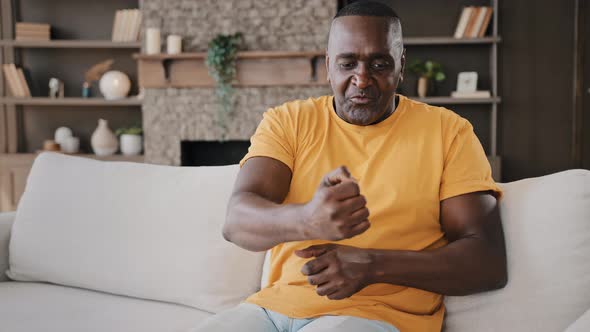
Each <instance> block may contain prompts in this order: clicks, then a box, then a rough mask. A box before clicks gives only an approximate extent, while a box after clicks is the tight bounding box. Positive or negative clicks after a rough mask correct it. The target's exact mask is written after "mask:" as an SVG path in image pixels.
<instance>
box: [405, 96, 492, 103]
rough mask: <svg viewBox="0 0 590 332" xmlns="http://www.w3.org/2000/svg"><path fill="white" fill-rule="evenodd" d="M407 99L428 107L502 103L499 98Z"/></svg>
mask: <svg viewBox="0 0 590 332" xmlns="http://www.w3.org/2000/svg"><path fill="white" fill-rule="evenodd" d="M408 98H410V99H412V100H416V101H419V102H422V103H426V104H429V105H459V104H500V103H501V102H502V98H500V97H492V98H453V97H426V98H418V97H411V96H408Z"/></svg>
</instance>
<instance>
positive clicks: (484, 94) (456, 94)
mask: <svg viewBox="0 0 590 332" xmlns="http://www.w3.org/2000/svg"><path fill="white" fill-rule="evenodd" d="M491 96H492V94H491V93H490V91H489V90H478V91H472V92H460V91H453V92H451V97H453V98H490V97H491Z"/></svg>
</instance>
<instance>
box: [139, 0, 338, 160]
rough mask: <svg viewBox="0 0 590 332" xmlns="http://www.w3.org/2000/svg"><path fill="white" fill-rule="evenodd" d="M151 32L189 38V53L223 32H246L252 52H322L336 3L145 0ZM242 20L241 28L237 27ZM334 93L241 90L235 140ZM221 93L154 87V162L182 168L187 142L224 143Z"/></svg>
mask: <svg viewBox="0 0 590 332" xmlns="http://www.w3.org/2000/svg"><path fill="white" fill-rule="evenodd" d="M140 8H141V10H142V13H143V15H144V17H145V20H144V22H143V25H144V28H146V27H159V28H160V29H161V31H162V40H165V36H167V35H168V34H172V33H174V34H179V35H181V36H183V39H184V44H183V47H184V49H185V50H186V51H206V49H207V43H208V42H209V40H210V39H212V38H214V37H215V36H216V35H217V34H220V33H223V34H228V33H235V32H238V31H239V32H242V33H243V34H244V42H245V49H248V50H283V51H284V50H289V51H317V50H323V49H325V47H326V44H327V37H328V31H329V27H330V22H331V18H332V17H333V16H334V14H335V13H336V1H335V0H292V1H272V0H259V1H254V0H224V1H214V0H199V1H190V0H170V1H161V0H143V1H141V2H140ZM238 22H239V24H237V23H238ZM328 93H330V90H329V87H296V88H293V87H265V88H237V89H236V95H235V96H236V105H235V111H234V112H235V113H234V116H233V117H232V120H231V123H230V125H229V132H228V137H227V138H228V139H241V140H248V139H249V138H250V136H251V135H252V134H253V133H254V131H255V129H256V126H257V125H258V123H259V121H260V119H261V118H262V113H263V112H264V111H266V109H268V108H269V107H272V106H277V105H280V104H282V103H283V102H285V101H288V100H293V99H303V98H308V97H311V96H320V95H324V94H328ZM217 110H218V104H217V100H216V98H215V94H214V90H213V89H202V88H201V89H147V90H146V94H145V100H144V102H143V106H142V112H143V125H144V130H145V138H146V144H145V147H146V151H145V153H146V160H147V161H148V162H151V163H157V164H171V165H179V164H180V143H179V142H180V140H219V139H221V138H222V132H221V131H220V130H219V128H218V127H217V126H216V125H215V124H214V120H215V116H216V112H217Z"/></svg>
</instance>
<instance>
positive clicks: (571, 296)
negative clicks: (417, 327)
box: [445, 170, 590, 332]
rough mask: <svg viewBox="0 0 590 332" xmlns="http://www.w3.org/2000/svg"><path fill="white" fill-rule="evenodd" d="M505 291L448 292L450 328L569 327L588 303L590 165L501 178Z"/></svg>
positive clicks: (589, 279)
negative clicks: (504, 180)
mask: <svg viewBox="0 0 590 332" xmlns="http://www.w3.org/2000/svg"><path fill="white" fill-rule="evenodd" d="M501 187H502V189H503V190H504V197H503V199H502V200H501V202H500V212H501V216H502V223H503V225H504V233H505V237H506V248H507V255H508V279H509V280H508V285H507V286H506V287H505V288H504V289H501V290H498V291H493V292H488V293H483V294H478V295H472V296H466V297H447V298H446V300H445V303H446V306H447V317H446V323H445V324H446V330H447V331H453V332H455V331H536V332H543V331H563V330H565V329H566V328H567V327H568V326H569V325H570V324H571V323H572V322H573V321H574V320H576V318H578V317H579V316H581V315H582V313H584V311H585V310H587V309H588V308H590V259H589V258H590V171H587V170H571V171H566V172H561V173H557V174H553V175H548V176H543V177H539V178H532V179H526V180H522V181H517V182H512V183H508V184H503V185H502V186H501Z"/></svg>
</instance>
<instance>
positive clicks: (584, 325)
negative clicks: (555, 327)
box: [565, 309, 590, 332]
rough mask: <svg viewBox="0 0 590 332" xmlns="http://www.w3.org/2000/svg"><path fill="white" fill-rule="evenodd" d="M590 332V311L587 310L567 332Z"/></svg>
mask: <svg viewBox="0 0 590 332" xmlns="http://www.w3.org/2000/svg"><path fill="white" fill-rule="evenodd" d="M585 331H590V309H589V310H587V311H586V312H585V313H584V314H583V315H582V316H580V318H578V319H577V320H576V321H575V322H574V323H573V324H572V325H570V326H569V327H568V328H567V330H565V332H585Z"/></svg>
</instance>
